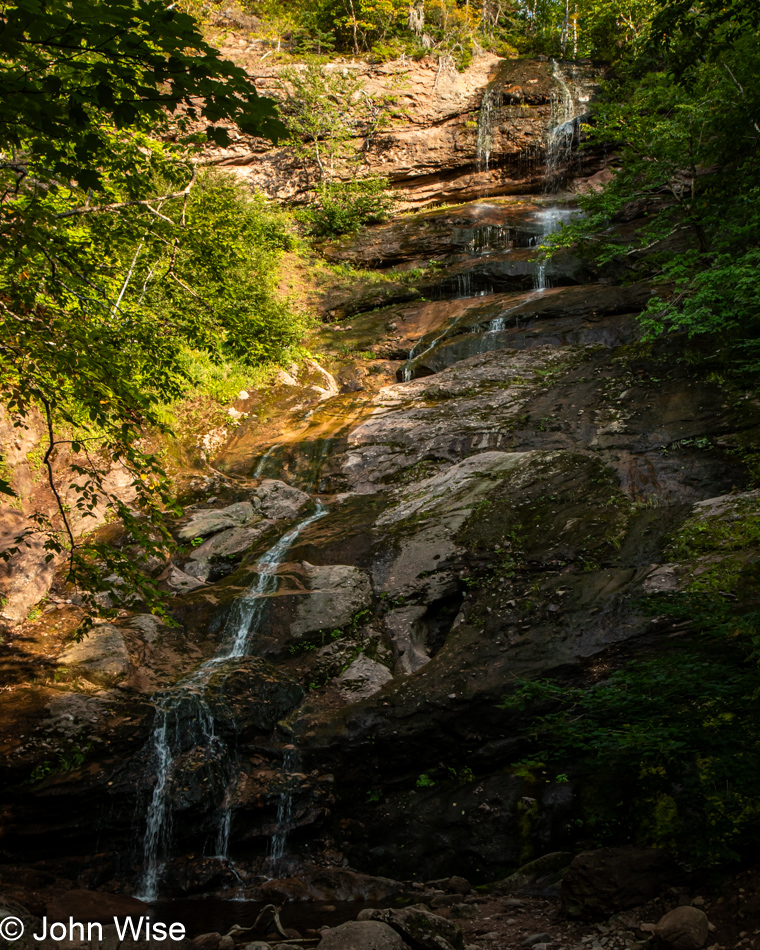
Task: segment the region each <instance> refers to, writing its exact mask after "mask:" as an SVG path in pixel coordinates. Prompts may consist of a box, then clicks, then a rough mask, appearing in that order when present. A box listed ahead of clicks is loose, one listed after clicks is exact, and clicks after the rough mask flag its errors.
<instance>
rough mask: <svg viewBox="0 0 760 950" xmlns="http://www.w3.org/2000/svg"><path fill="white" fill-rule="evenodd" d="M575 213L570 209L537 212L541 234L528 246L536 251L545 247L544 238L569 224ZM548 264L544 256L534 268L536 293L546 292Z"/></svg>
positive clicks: (548, 209) (550, 209)
mask: <svg viewBox="0 0 760 950" xmlns="http://www.w3.org/2000/svg"><path fill="white" fill-rule="evenodd" d="M575 214H577V212H576V211H575V210H574V209H572V208H545V209H544V210H543V211H541V212H539V214H538V215H537V217H538V221H539V226H540V228H541V233H540V234H539V235H538V236H536V237H534V238H531V241H530V246H531V247H535V248H537V249H541V248H543V247H545V246H546V243H545V242H546V238H548V237H549V236H550V235H551V234H554V232H555V231H559V229H560V228H561V227H562V225H563V224H569V223H570V221H571V220H572V219H573V215H575ZM547 264H548V258H547V257H546V256H544V257H543V258H542V259H541V260H539V261H538V267H537V268H536V273H535V274H534V275H533V289H534V290H537V291H541V290H546V288H547V286H549V285H548V284H547V275H546V267H547Z"/></svg>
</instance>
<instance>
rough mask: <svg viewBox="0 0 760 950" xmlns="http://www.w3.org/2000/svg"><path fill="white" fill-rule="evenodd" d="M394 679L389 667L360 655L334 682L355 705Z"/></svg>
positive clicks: (345, 697) (344, 696)
mask: <svg viewBox="0 0 760 950" xmlns="http://www.w3.org/2000/svg"><path fill="white" fill-rule="evenodd" d="M392 679H393V674H392V673H391V671H390V670H389V669H388V667H387V666H383V664H382V663H378V662H377V660H373V659H371V658H370V657H368V656H365V654H364V653H360V654H359V656H357V658H356V659H355V660H354V662H353V663H352V664H351V665H350V666H349V667H348V669H347V670H344V671H343V672H342V673H341V674H340V676H336V678H335V679H334V680H333V682H334V683H335V685H336V686H337V687H338V689H339V690H340V693H341V695H342V696H343V698H344V699H346V700H348V701H349V702H354V703H355V702H359V700H362V699H369V697H370V696H373V695H374V694H375V693H376V692H377V691H378V690H379V689H382V687H383V686H385V684H386V683H389V682H390V681H391V680H392Z"/></svg>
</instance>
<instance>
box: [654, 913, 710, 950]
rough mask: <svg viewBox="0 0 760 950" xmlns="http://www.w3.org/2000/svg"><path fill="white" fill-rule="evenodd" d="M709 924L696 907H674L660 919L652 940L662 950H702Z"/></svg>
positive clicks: (705, 916)
mask: <svg viewBox="0 0 760 950" xmlns="http://www.w3.org/2000/svg"><path fill="white" fill-rule="evenodd" d="M709 931H710V924H709V921H708V920H707V915H706V914H705V913H704V912H703V911H701V910H700V909H699V908H698V907H688V906H685V907H676V908H675V909H674V910H671V911H670V912H669V913H667V914H665V916H664V917H662V918H661V919H660V921H659V922H658V924H657V926H656V927H655V930H654V938H655V941H656V942H657V943H658V945H659V946H660V947H662V948H663V950H702V947H704V945H705V944H706V943H707V937H708V934H709Z"/></svg>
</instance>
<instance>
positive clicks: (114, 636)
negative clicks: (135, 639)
mask: <svg viewBox="0 0 760 950" xmlns="http://www.w3.org/2000/svg"><path fill="white" fill-rule="evenodd" d="M57 662H58V665H59V666H62V667H66V668H68V669H71V670H72V672H74V673H76V674H77V675H79V676H82V677H83V678H84V679H86V680H89V681H90V682H91V683H95V684H96V685H98V686H114V685H115V684H116V683H119V682H120V681H121V680H123V679H124V678H125V677H126V676H127V675H128V674H129V672H130V670H131V664H130V660H129V653H128V652H127V647H126V644H125V643H124V637H123V635H122V632H121V630H119V628H118V627H114V626H113V624H110V623H103V624H98V625H97V626H95V627H93V628H92V630H91V631H90V633H89V635H88V636H86V637H85V638H84V639H83V640H81V641H80V642H79V643H73V644H72V645H71V646H70V647H68V648H67V649H66V650H64V652H63V653H61V655H60V656H59V657H58V660H57Z"/></svg>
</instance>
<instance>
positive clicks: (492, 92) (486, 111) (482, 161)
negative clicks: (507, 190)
mask: <svg viewBox="0 0 760 950" xmlns="http://www.w3.org/2000/svg"><path fill="white" fill-rule="evenodd" d="M498 100H499V93H498V91H497V90H496V89H495V88H493V87H492V86H489V87H488V89H486V91H485V92H484V93H483V100H482V102H481V103H480V113H479V114H478V138H477V144H476V146H475V154H476V157H477V162H478V171H479V172H483V171H485V172H487V171H488V168H489V165H490V162H491V155H492V153H493V131H494V119H495V114H496V108H497V106H498V104H499V102H498Z"/></svg>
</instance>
